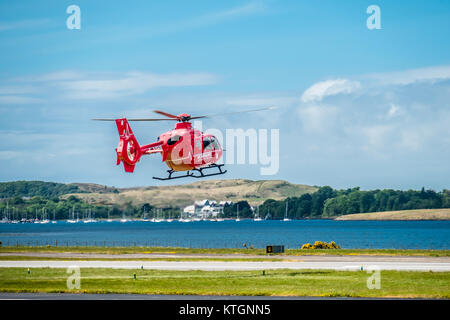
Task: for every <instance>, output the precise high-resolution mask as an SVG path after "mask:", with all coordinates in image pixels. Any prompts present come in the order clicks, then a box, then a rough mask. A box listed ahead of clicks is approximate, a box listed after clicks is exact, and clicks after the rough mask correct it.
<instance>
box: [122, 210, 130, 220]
mask: <svg viewBox="0 0 450 320" xmlns="http://www.w3.org/2000/svg"><path fill="white" fill-rule="evenodd" d="M128 221H129V220H128V219H127V218H126V217H125V213H124V212H123V211H122V219H120V222H128Z"/></svg>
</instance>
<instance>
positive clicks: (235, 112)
mask: <svg viewBox="0 0 450 320" xmlns="http://www.w3.org/2000/svg"><path fill="white" fill-rule="evenodd" d="M272 109H276V107H273V106H271V107H266V108H259V109H252V110H242V111H234V112H225V113H215V114H210V115H206V116H198V117H191V119H197V118H213V117H219V116H227V115H230V114H237V113H247V112H255V111H264V110H272Z"/></svg>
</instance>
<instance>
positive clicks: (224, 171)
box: [153, 164, 227, 180]
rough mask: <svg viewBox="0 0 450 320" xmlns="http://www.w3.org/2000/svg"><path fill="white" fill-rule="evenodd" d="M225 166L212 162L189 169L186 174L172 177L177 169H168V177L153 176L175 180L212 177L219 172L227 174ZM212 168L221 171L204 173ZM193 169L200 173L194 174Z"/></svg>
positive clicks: (157, 178)
mask: <svg viewBox="0 0 450 320" xmlns="http://www.w3.org/2000/svg"><path fill="white" fill-rule="evenodd" d="M223 166H224V164H211V165H209V166H207V167H203V168H199V169H192V170H190V171H188V172H187V173H186V174H185V175H182V176H176V177H172V174H173V173H174V172H175V170H167V172H168V173H169V176H168V177H167V178H159V177H153V179H156V180H173V179H179V178H187V177H192V178H204V177H210V176H217V175H219V174H225V173H226V172H227V170H223V171H222V167H223ZM212 168H218V169H219V172H216V173H208V174H204V173H203V170H206V169H212ZM192 171H197V172H199V173H200V174H194V173H193V172H192Z"/></svg>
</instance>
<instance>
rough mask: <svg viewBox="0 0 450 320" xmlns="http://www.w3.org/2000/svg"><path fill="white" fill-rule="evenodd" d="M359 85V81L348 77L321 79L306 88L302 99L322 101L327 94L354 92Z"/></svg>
mask: <svg viewBox="0 0 450 320" xmlns="http://www.w3.org/2000/svg"><path fill="white" fill-rule="evenodd" d="M359 87H360V83H359V82H358V81H350V80H348V79H333V80H326V81H321V82H317V83H315V84H313V85H312V86H311V87H309V88H308V89H306V90H305V92H304V93H303V95H302V97H301V100H302V101H303V102H312V101H321V100H322V99H323V98H325V97H327V96H332V95H337V94H340V93H346V94H348V93H351V92H354V91H355V90H357V89H359Z"/></svg>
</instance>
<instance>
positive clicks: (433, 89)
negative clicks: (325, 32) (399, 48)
mask: <svg viewBox="0 0 450 320" xmlns="http://www.w3.org/2000/svg"><path fill="white" fill-rule="evenodd" d="M449 79H450V66H437V67H430V68H420V69H412V70H405V71H402V72H395V73H379V74H376V75H373V74H372V75H362V76H359V77H355V78H353V81H350V80H348V79H344V78H336V79H334V80H326V81H321V82H317V83H315V84H313V85H312V86H310V87H309V88H308V89H307V90H305V92H304V93H303V95H302V96H301V103H300V104H299V105H298V106H297V110H298V114H299V120H300V121H301V123H302V124H303V129H304V133H303V134H304V135H305V136H304V138H305V139H302V137H299V140H303V141H305V142H304V144H305V145H304V146H303V147H304V148H305V149H308V150H313V148H310V147H309V146H310V145H314V146H315V147H318V148H317V149H316V150H318V151H317V152H319V153H320V152H321V153H335V152H338V151H336V145H339V146H341V148H340V149H341V150H343V149H344V148H342V146H344V145H345V146H346V147H348V148H347V149H346V150H350V154H352V153H353V154H354V155H358V156H361V155H360V154H359V153H360V152H361V151H363V152H364V153H365V154H366V156H368V157H371V156H375V157H376V158H383V159H392V158H395V157H403V156H405V155H408V156H409V157H411V156H412V155H413V154H415V155H420V154H425V153H430V154H436V152H437V150H450V138H448V137H449V136H450V126H449V125H448V123H449V121H450V108H449V104H448V101H450V90H449V89H450V81H448V80H449ZM342 93H344V95H339V94H342ZM338 95H339V96H338ZM325 97H326V98H327V99H326V100H324V98H325ZM325 102H326V103H325ZM311 133H312V134H313V135H311ZM314 134H315V135H314ZM324 137H326V139H324ZM341 152H342V151H341ZM336 155H338V154H336Z"/></svg>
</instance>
